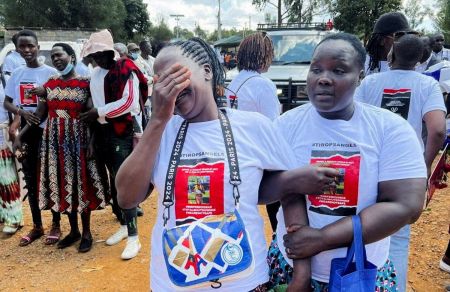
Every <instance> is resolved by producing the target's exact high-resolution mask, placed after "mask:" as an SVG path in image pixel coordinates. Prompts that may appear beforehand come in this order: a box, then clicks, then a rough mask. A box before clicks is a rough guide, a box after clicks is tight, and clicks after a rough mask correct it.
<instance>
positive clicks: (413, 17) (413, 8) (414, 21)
mask: <svg viewBox="0 0 450 292" xmlns="http://www.w3.org/2000/svg"><path fill="white" fill-rule="evenodd" d="M403 12H404V13H405V15H406V17H407V18H408V21H409V25H410V26H411V28H413V29H417V28H418V26H419V25H420V24H421V23H422V22H423V20H424V18H425V17H426V16H429V15H431V14H432V11H431V8H430V7H428V6H425V5H422V3H421V1H417V0H407V1H406V2H405V4H404V6H403Z"/></svg>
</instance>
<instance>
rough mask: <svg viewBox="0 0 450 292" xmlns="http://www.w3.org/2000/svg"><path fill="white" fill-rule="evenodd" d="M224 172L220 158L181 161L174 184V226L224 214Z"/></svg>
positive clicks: (222, 160)
mask: <svg viewBox="0 0 450 292" xmlns="http://www.w3.org/2000/svg"><path fill="white" fill-rule="evenodd" d="M182 156H183V155H182ZM216 156H222V157H223V154H222V153H220V154H219V153H217V154H216ZM224 169H225V160H224V159H220V158H212V157H203V158H199V159H183V158H182V159H181V160H180V164H179V165H178V168H177V173H176V182H175V216H176V224H177V225H181V224H185V223H190V222H192V221H195V220H197V219H201V218H203V217H205V216H210V215H221V214H223V213H224ZM211 194H214V195H211Z"/></svg>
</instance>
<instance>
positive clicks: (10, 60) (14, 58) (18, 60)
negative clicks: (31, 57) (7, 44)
mask: <svg viewBox="0 0 450 292" xmlns="http://www.w3.org/2000/svg"><path fill="white" fill-rule="evenodd" d="M21 66H25V59H24V58H22V56H21V55H20V54H19V53H18V52H17V51H12V52H11V53H9V54H8V55H7V56H6V58H5V60H4V62H3V66H2V72H3V76H5V80H6V81H7V82H8V79H9V78H10V77H11V74H12V72H14V70H16V69H17V68H19V67H21Z"/></svg>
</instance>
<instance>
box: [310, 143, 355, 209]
mask: <svg viewBox="0 0 450 292" xmlns="http://www.w3.org/2000/svg"><path fill="white" fill-rule="evenodd" d="M314 145H320V146H326V145H330V146H332V145H333V146H334V145H339V146H340V148H343V147H342V146H344V147H345V146H347V147H345V148H348V150H312V152H311V164H317V163H323V162H326V163H328V164H329V165H327V167H331V168H336V169H338V170H339V173H340V174H341V176H340V177H336V178H335V181H334V182H333V183H332V184H331V185H330V187H329V189H328V190H326V191H325V192H324V193H323V194H314V195H308V200H309V201H310V203H311V205H310V207H309V210H310V211H312V212H316V213H319V214H324V215H330V216H351V215H356V209H357V206H358V191H359V172H360V162H361V155H360V152H359V149H358V148H357V147H356V145H355V144H352V143H349V144H337V143H314V144H313V148H314ZM321 148H322V149H323V148H325V147H321Z"/></svg>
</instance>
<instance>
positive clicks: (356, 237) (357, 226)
mask: <svg viewBox="0 0 450 292" xmlns="http://www.w3.org/2000/svg"><path fill="white" fill-rule="evenodd" d="M352 224H353V242H352V245H351V247H350V248H349V249H348V250H347V258H346V262H345V266H344V271H345V272H346V273H347V272H348V270H349V268H350V264H351V263H352V262H353V257H354V258H355V262H356V269H357V270H358V271H361V270H363V269H364V263H365V262H366V261H367V255H366V247H365V245H364V242H363V238H362V224H361V218H360V217H359V216H358V215H355V216H352Z"/></svg>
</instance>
